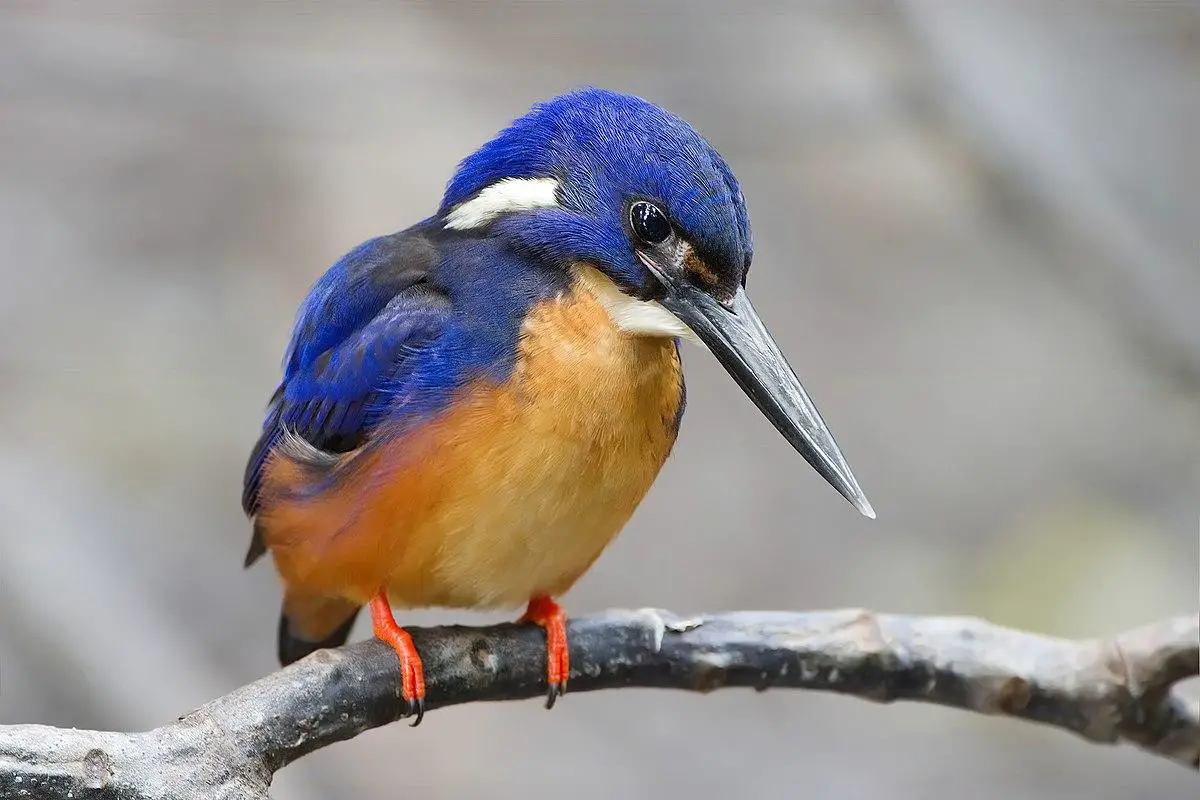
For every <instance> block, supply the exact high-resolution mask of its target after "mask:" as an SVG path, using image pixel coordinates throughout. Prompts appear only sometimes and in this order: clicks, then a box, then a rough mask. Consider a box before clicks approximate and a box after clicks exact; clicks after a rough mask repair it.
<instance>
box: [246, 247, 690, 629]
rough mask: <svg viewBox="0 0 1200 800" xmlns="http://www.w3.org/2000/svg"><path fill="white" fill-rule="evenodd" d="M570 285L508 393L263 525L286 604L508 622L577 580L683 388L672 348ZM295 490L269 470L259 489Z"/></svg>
mask: <svg viewBox="0 0 1200 800" xmlns="http://www.w3.org/2000/svg"><path fill="white" fill-rule="evenodd" d="M580 274H581V277H583V278H587V279H588V280H583V281H581V282H577V283H576V287H575V289H574V291H572V292H571V293H569V294H567V295H564V296H562V297H559V298H557V299H555V300H553V301H550V302H546V303H543V304H541V305H539V306H538V307H536V308H534V309H533V310H531V312H530V314H529V315H528V317H527V318H526V321H525V324H524V327H523V329H522V335H521V341H520V345H519V349H518V358H517V362H516V366H515V369H514V371H513V373H512V376H511V378H510V379H509V380H508V381H506V382H505V383H504V384H502V385H494V384H476V385H473V386H471V387H469V388H467V389H465V390H464V391H463V392H462V394H461V395H460V397H458V398H457V400H456V402H454V403H453V404H452V405H451V406H450V407H449V408H448V410H446V411H445V412H443V413H442V414H441V415H440V416H438V417H437V418H435V419H433V420H431V421H430V422H429V423H428V424H427V425H425V426H423V427H422V428H421V429H420V430H419V431H417V432H415V433H411V434H408V435H406V436H404V437H403V438H398V439H397V440H396V441H395V442H394V443H393V444H390V445H389V446H388V447H387V448H381V449H380V450H379V451H378V452H375V453H372V454H371V455H370V456H369V458H370V459H371V460H370V463H367V464H364V465H363V469H360V470H358V471H356V473H355V474H356V475H358V476H359V477H358V478H356V479H353V480H348V481H346V482H344V483H342V484H341V485H339V487H338V488H337V489H336V490H334V491H332V492H330V493H328V494H327V495H325V496H322V497H320V498H318V499H316V500H310V501H307V502H305V503H303V504H283V505H279V506H277V507H274V508H271V509H268V510H265V511H264V512H263V513H262V515H261V516H260V525H261V527H262V531H263V534H264V540H265V541H266V543H267V545H268V547H269V548H270V550H271V552H272V554H273V556H274V558H275V562H276V566H277V568H278V569H279V572H280V573H281V576H282V577H283V579H284V581H285V583H286V584H287V585H288V588H289V591H292V592H294V593H301V594H314V595H326V596H336V597H344V598H347V599H350V600H354V601H356V602H365V601H366V600H367V599H368V598H369V597H370V596H371V595H372V594H374V593H375V592H377V591H378V590H379V589H380V588H381V587H385V586H386V587H387V588H388V590H389V593H390V595H391V598H392V601H393V602H394V603H395V604H396V605H399V606H409V607H418V606H449V607H480V608H484V607H487V608H498V607H503V608H511V607H516V606H518V605H520V604H523V603H525V602H526V601H528V600H529V598H530V597H533V596H535V595H540V594H546V595H550V596H555V595H559V594H561V593H563V592H565V591H566V590H567V589H568V588H570V586H571V585H572V584H573V583H574V582H575V581H576V580H577V579H578V578H579V576H580V575H582V574H583V572H584V571H585V570H587V568H588V567H589V566H590V565H591V564H592V562H593V561H595V559H596V558H597V557H598V556H599V555H600V553H601V552H602V551H603V549H604V548H605V546H607V545H608V543H609V542H610V541H612V539H613V537H614V536H616V534H617V533H618V532H619V531H620V530H621V528H622V527H623V526H624V525H625V523H626V522H627V521H628V519H629V517H630V516H631V515H632V514H633V511H634V509H635V508H636V507H637V505H638V503H639V502H641V500H642V498H643V497H644V496H645V494H646V491H647V490H648V489H649V488H650V485H651V483H652V482H653V481H654V478H655V477H656V476H657V474H658V471H659V469H660V468H661V467H662V465H663V462H664V461H665V460H666V457H667V455H668V454H669V452H670V450H671V446H672V445H673V443H674V438H675V419H676V415H677V413H678V411H679V405H680V402H681V400H682V374H681V370H680V364H679V357H678V353H677V351H676V347H675V343H674V340H672V339H665V338H637V337H633V336H630V335H628V334H626V333H624V332H622V331H620V330H618V329H617V327H616V326H615V325H614V324H613V322H612V320H611V319H610V318H609V315H608V312H607V311H606V310H605V308H604V306H603V305H602V304H601V303H600V301H599V299H598V297H597V295H596V294H595V293H594V292H593V291H592V289H590V288H589V281H590V280H595V279H596V278H597V274H596V273H595V272H594V270H591V268H583V271H582V272H581V273H580ZM297 479H298V475H297V474H296V473H295V470H294V469H293V468H291V467H290V465H288V464H287V463H285V462H276V461H272V462H271V464H270V465H269V469H268V475H267V482H268V484H273V485H275V486H279V485H280V484H286V483H290V482H291V481H294V480H297Z"/></svg>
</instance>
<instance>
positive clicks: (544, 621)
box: [519, 597, 571, 708]
mask: <svg viewBox="0 0 1200 800" xmlns="http://www.w3.org/2000/svg"><path fill="white" fill-rule="evenodd" d="M519 622H532V623H534V624H535V625H540V626H542V627H543V628H545V629H546V681H547V682H548V683H549V684H550V691H549V694H548V695H547V697H546V708H554V701H555V700H557V699H558V697H559V695H564V694H566V693H567V676H568V675H569V674H570V673H571V660H570V653H569V651H568V650H567V612H565V611H563V610H562V608H560V607H559V605H558V603H556V602H554V601H553V600H551V599H550V598H549V597H535V598H533V599H532V600H530V601H529V608H527V609H526V610H525V615H524V616H523V617H521V619H520V620H519Z"/></svg>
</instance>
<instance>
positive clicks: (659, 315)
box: [577, 266, 700, 344]
mask: <svg viewBox="0 0 1200 800" xmlns="http://www.w3.org/2000/svg"><path fill="white" fill-rule="evenodd" d="M577 272H578V275H579V282H580V283H582V284H584V285H585V286H587V287H588V289H590V290H591V292H592V294H594V295H595V296H596V299H597V300H599V301H600V305H602V306H604V310H605V311H607V312H608V316H609V318H610V319H612V321H613V324H614V325H616V326H617V328H619V329H620V330H622V331H624V332H625V333H628V334H629V335H631V336H654V337H664V338H669V339H673V338H676V337H678V338H680V339H687V340H688V341H691V342H695V343H696V344H700V340H699V339H698V338H697V337H696V334H694V333H692V329H691V328H689V327H688V326H687V325H685V324H684V323H683V320H681V319H679V317H677V316H675V315H674V314H672V313H671V312H670V311H668V310H667V309H665V308H663V306H662V305H661V304H659V303H656V302H654V301H653V300H649V301H647V300H638V299H637V298H636V297H630V296H629V295H627V294H625V293H624V292H622V291H621V288H620V287H619V286H617V285H616V284H615V283H613V281H612V279H611V278H609V277H608V276H607V275H605V274H604V273H602V272H600V271H599V270H598V269H596V268H595V267H590V266H589V267H580V268H578V269H577Z"/></svg>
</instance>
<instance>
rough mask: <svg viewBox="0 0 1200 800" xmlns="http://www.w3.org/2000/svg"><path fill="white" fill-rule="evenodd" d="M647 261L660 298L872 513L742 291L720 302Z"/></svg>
mask: <svg viewBox="0 0 1200 800" xmlns="http://www.w3.org/2000/svg"><path fill="white" fill-rule="evenodd" d="M644 260H645V259H644ZM645 261H647V263H646V266H647V267H649V268H650V270H651V271H652V272H653V273H654V275H655V276H656V277H657V278H658V279H659V281H660V282H661V283H662V284H663V287H664V288H665V289H666V295H665V296H664V297H663V299H662V300H660V301H659V302H660V303H661V304H662V305H663V306H664V307H665V308H666V309H667V310H668V311H670V312H671V313H672V314H674V315H675V316H677V317H679V319H680V320H681V321H682V322H683V323H684V324H685V325H687V326H688V327H689V328H690V329H691V330H692V332H693V333H695V334H696V336H697V337H698V338H699V339H700V340H701V341H702V342H704V344H705V345H706V346H707V347H708V349H709V350H711V351H712V353H713V355H715V356H716V357H717V360H719V361H720V362H721V365H722V366H724V367H725V369H726V370H727V371H728V372H729V374H730V375H732V376H733V378H734V380H736V381H737V382H738V385H739V386H741V387H742V391H744V392H745V393H746V394H747V395H749V396H750V399H751V400H753V401H754V404H755V405H757V406H758V408H759V410H760V411H762V412H763V413H764V414H765V415H766V416H767V418H768V419H769V420H771V422H772V423H773V424H774V425H775V427H776V428H777V429H778V430H779V432H780V433H782V434H783V436H784V438H785V439H787V440H788V441H789V442H790V443H791V445H792V447H794V448H796V450H798V451H799V452H800V454H801V455H802V456H804V458H805V460H806V461H808V463H809V464H811V465H812V467H813V469H815V470H816V471H817V472H819V473H821V476H822V477H823V478H825V480H827V481H829V483H830V484H831V485H832V486H833V488H835V489H837V490H838V491H839V492H841V494H842V496H843V497H845V498H846V499H847V500H849V501H850V502H851V503H853V504H854V507H855V508H857V509H858V510H859V511H860V512H862V514H863V515H864V516H866V517H869V518H871V519H874V518H875V510H874V509H873V508H871V503H870V502H868V500H867V496H866V495H865V494H863V490H862V489H861V488H860V487H859V485H858V481H857V480H856V479H855V477H854V473H853V472H851V471H850V466H849V465H848V464H847V463H846V459H845V458H844V457H843V456H842V452H841V450H839V449H838V446H837V442H835V441H834V440H833V434H831V433H830V432H829V428H827V427H826V426H825V421H824V420H822V419H821V415H820V413H818V411H817V407H816V406H815V405H813V402H812V400H810V399H809V397H808V393H807V392H805V391H804V387H803V386H801V385H800V380H799V379H798V378H797V377H796V373H795V372H793V371H792V368H791V366H789V365H788V363H787V359H785V358H784V357H783V354H782V353H780V352H779V346H778V345H776V344H775V340H774V339H772V338H771V334H770V333H769V332H768V331H767V328H766V326H765V325H763V323H762V320H761V319H759V317H758V314H757V313H756V312H755V310H754V306H752V305H750V298H748V297H747V296H746V292H745V291H744V290H743V289H742V288H741V287H738V290H737V293H736V294H735V295H734V297H733V300H731V301H730V302H729V303H728V304H723V303H720V302H718V301H717V300H716V299H715V298H713V297H712V295H710V294H709V293H708V292H705V291H703V290H702V289H700V288H698V287H697V286H695V285H694V284H693V283H692V282H691V281H689V280H688V279H687V278H685V277H684V276H683V275H680V274H679V273H677V272H675V271H673V270H672V271H667V270H663V269H662V268H660V267H659V266H658V265H656V264H652V263H649V262H648V260H645Z"/></svg>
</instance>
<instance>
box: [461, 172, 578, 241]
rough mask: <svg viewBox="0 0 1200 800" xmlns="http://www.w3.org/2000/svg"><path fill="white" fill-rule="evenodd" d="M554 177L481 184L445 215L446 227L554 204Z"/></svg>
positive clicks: (471, 224)
mask: <svg viewBox="0 0 1200 800" xmlns="http://www.w3.org/2000/svg"><path fill="white" fill-rule="evenodd" d="M557 190H558V181H557V180H555V179H554V178H504V179H503V180H500V181H497V182H495V183H493V184H492V185H491V186H488V187H486V188H484V189H483V190H482V191H480V192H479V194H477V195H475V196H474V197H472V198H471V199H470V200H467V201H466V202H463V203H459V204H458V205H457V206H455V207H454V208H453V210H451V211H450V213H449V214H447V215H446V227H447V228H449V229H451V230H456V231H466V230H471V229H472V228H478V227H481V226H483V225H486V224H488V223H489V222H491V221H492V220H493V219H495V218H496V217H498V216H499V215H501V214H504V213H506V212H509V211H529V210H530V209H534V208H547V207H551V206H556V205H558V199H557V197H556V196H555V193H556V192H557Z"/></svg>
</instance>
